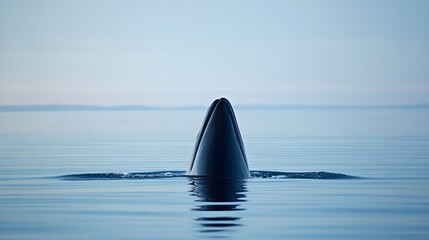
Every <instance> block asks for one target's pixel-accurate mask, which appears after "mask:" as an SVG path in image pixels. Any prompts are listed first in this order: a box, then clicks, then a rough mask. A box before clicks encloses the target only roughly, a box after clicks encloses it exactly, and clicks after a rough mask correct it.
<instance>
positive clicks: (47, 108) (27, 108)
mask: <svg viewBox="0 0 429 240" xmlns="http://www.w3.org/2000/svg"><path fill="white" fill-rule="evenodd" d="M234 107H235V108H236V109H241V110H310V109H314V110H317V109H321V110H322V109H326V110H329V109H332V110H335V109H337V110H341V109H344V110H364V109H368V110H370V109H380V110H381V109H429V104H414V105H373V106H359V105H237V106H234ZM206 108H207V106H184V107H155V106H145V105H121V106H97V105H20V106H0V112H54V111H162V110H205V109H206Z"/></svg>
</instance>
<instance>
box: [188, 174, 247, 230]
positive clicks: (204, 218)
mask: <svg viewBox="0 0 429 240" xmlns="http://www.w3.org/2000/svg"><path fill="white" fill-rule="evenodd" d="M189 185H190V186H191V190H190V194H191V196H195V197H196V200H195V202H196V204H195V207H194V208H193V209H192V210H193V211H200V212H201V213H200V216H199V217H197V218H196V219H195V221H196V222H197V225H198V230H197V231H198V232H201V233H204V234H208V235H209V236H210V237H227V236H225V235H220V234H225V233H226V232H230V231H234V230H236V229H237V228H238V227H240V226H242V223H241V217H239V215H237V211H240V210H246V209H245V208H244V207H243V205H242V203H243V202H245V201H246V194H245V193H246V192H247V187H246V181H245V180H231V179H209V178H189Z"/></svg>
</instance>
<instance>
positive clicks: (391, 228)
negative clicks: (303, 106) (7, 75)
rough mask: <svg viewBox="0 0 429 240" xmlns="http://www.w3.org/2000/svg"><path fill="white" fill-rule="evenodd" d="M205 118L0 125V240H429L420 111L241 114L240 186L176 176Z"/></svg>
mask: <svg viewBox="0 0 429 240" xmlns="http://www.w3.org/2000/svg"><path fill="white" fill-rule="evenodd" d="M204 113H205V112H204V110H201V111H200V110H192V111H190V110H186V111H124V112H121V111H117V112H115V111H112V112H96V111H94V112H90V111H89V112H78V111H76V112H1V113H0V239H195V238H201V239H205V238H230V239H286V238H289V239H291V238H292V239H429V176H428V175H429V174H428V173H429V124H427V123H428V122H429V110H428V109H408V110H407V109H385V110H382V109H378V110H374V109H373V110H370V109H358V110H356V109H355V110H347V109H336V110H335V109H307V110H299V109H298V110H297V109H294V110H290V109H289V110H287V109H286V110H265V111H264V110H240V109H237V110H236V115H237V120H238V123H239V125H240V129H241V131H242V136H243V140H244V143H245V147H246V151H247V155H248V156H247V157H248V161H249V166H250V168H251V170H252V171H254V172H252V176H253V178H252V179H248V180H245V181H231V180H218V181H210V180H207V179H198V178H187V177H185V176H183V171H185V170H186V167H187V166H188V164H189V161H190V157H191V155H192V150H193V144H194V140H195V137H196V134H197V131H198V130H199V127H200V124H201V121H202V119H203V117H204ZM153 172H156V173H153ZM273 172H282V173H281V174H280V175H276V174H275V173H273ZM267 173H268V174H271V175H268V177H267V175H265V176H266V178H261V174H262V175H263V174H267ZM285 173H286V175H285ZM298 173H303V174H304V176H307V178H308V177H309V176H321V177H314V178H312V179H307V178H304V179H303V178H301V177H299V176H302V175H299V174H298ZM326 173H328V175H323V174H326ZM334 173H338V174H344V175H340V176H354V177H356V178H352V177H340V178H337V177H332V176H337V175H329V174H334ZM85 174H93V175H85ZM94 174H95V175H94ZM97 174H98V175H97ZM109 174H110V175H109ZM133 174H134V175H133ZM138 174H140V175H138ZM145 174H146V175H145ZM147 174H149V175H155V177H152V178H151V177H144V176H147ZM157 174H161V176H166V177H159V176H158V177H157ZM258 174H259V175H258ZM288 174H289V175H288ZM290 174H292V175H290ZM293 174H295V175H293ZM296 174H298V175H296ZM311 174H313V175H311ZM314 174H316V175H314ZM317 174H319V175H317ZM66 176H68V177H66ZM70 176H74V177H75V178H74V179H73V178H72V179H70ZM88 176H89V177H88ZM106 176H113V177H106ZM130 176H131V177H130ZM276 176H277V177H276ZM323 176H325V177H323ZM326 176H328V177H326Z"/></svg>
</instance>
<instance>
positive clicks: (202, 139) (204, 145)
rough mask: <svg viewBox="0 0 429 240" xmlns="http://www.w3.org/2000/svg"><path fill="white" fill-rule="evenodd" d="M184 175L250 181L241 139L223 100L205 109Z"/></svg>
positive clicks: (235, 121)
mask: <svg viewBox="0 0 429 240" xmlns="http://www.w3.org/2000/svg"><path fill="white" fill-rule="evenodd" d="M186 175H187V176H189V177H209V178H214V179H247V178H250V171H249V166H248V163H247V157H246V152H245V149H244V143H243V139H242V138H241V133H240V129H239V128H238V124H237V120H236V117H235V114H234V110H233V108H232V105H231V103H230V102H229V101H228V100H227V99H226V98H220V99H216V100H214V101H213V103H212V104H211V105H210V107H209V108H208V110H207V113H206V115H205V117H204V121H203V124H202V126H201V129H200V131H199V133H198V135H197V138H196V141H195V147H194V151H193V155H192V160H191V163H190V165H189V168H188V170H187V172H186Z"/></svg>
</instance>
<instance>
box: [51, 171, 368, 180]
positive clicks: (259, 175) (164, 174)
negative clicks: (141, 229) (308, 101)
mask: <svg viewBox="0 0 429 240" xmlns="http://www.w3.org/2000/svg"><path fill="white" fill-rule="evenodd" d="M250 175H251V179H359V178H361V177H356V176H351V175H346V174H342V173H330V172H277V171H250ZM177 177H186V172H185V171H156V172H136V173H122V172H117V173H115V172H110V173H83V174H70V175H63V176H59V177H58V178H59V179H62V180H69V181H85V180H120V179H163V178H177Z"/></svg>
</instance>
